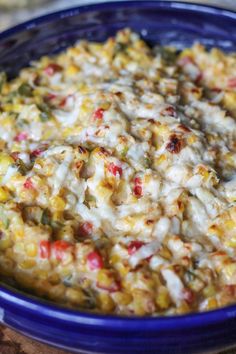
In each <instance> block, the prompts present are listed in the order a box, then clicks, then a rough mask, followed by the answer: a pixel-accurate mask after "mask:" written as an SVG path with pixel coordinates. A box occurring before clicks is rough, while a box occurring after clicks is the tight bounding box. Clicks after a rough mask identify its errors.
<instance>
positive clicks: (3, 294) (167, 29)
mask: <svg viewBox="0 0 236 354" xmlns="http://www.w3.org/2000/svg"><path fill="white" fill-rule="evenodd" d="M124 27H131V28H132V29H133V30H135V31H137V32H139V33H141V35H142V36H143V37H144V38H145V40H147V41H148V42H150V43H151V44H154V43H161V44H173V45H175V46H177V47H178V48H183V47H185V46H190V45H191V44H192V43H193V42H194V41H195V40H197V41H200V42H202V43H204V44H205V45H206V46H208V47H211V46H217V47H220V48H222V49H224V50H226V51H231V50H236V14H235V13H233V12H230V11H226V10H221V9H217V8H212V7H207V6H201V5H193V4H192V5H191V4H186V3H185V4H183V3H179V2H156V1H135V2H120V3H119V2H116V3H115V2H113V3H106V4H99V5H90V6H83V7H78V8H74V9H70V10H65V11H61V12H58V13H54V14H51V15H48V16H44V17H41V18H38V19H36V20H32V21H29V22H27V23H24V24H22V25H19V26H17V27H15V28H13V29H10V30H8V31H5V32H4V33H2V34H0V70H2V69H4V70H6V71H7V72H8V73H9V75H10V76H11V77H12V76H14V75H15V74H17V72H18V71H19V69H20V68H21V67H23V66H25V65H27V64H28V63H29V61H30V60H32V59H37V58H39V57H40V56H42V55H45V54H54V53H57V52H58V51H61V50H63V49H64V48H65V47H67V46H69V45H71V44H73V43H74V42H75V41H76V40H78V39H79V38H86V39H89V40H98V41H103V40H104V39H106V38H107V37H108V36H111V35H113V34H114V33H115V32H116V31H117V30H118V29H120V28H124ZM0 321H2V322H3V323H4V324H6V325H7V326H9V327H12V328H14V329H16V330H17V331H19V332H21V333H23V334H25V335H27V336H30V337H32V338H35V339H38V340H40V341H42V342H45V343H48V344H51V345H54V346H57V347H60V348H64V349H67V350H69V351H71V352H80V353H102V354H105V353H114V354H115V353H116V354H118V353H120V354H121V353H122V354H125V353H127V354H134V353H152V354H156V353H175V354H176V353H184V352H185V353H194V352H207V351H211V352H213V351H219V350H220V349H223V348H226V347H230V346H232V345H236V305H235V306H230V307H226V308H222V309H219V310H215V311H210V312H207V313H200V314H190V315H184V316H175V317H165V318H148V317H143V318H127V317H115V316H101V315H94V314H88V313H84V312H79V311H73V310H69V309H65V308H62V307H59V306H57V305H54V304H51V303H49V302H45V301H44V300H40V299H37V298H34V297H32V296H29V295H26V294H23V293H20V292H19V291H17V290H14V289H11V288H9V287H7V286H5V285H3V284H1V285H0Z"/></svg>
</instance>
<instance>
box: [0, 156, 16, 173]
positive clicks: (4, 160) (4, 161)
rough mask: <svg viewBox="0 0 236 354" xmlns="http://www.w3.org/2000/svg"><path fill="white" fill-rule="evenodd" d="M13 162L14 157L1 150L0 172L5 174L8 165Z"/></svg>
mask: <svg viewBox="0 0 236 354" xmlns="http://www.w3.org/2000/svg"><path fill="white" fill-rule="evenodd" d="M13 163H14V159H13V158H12V157H11V156H10V155H8V154H6V153H4V152H1V153H0V174H5V173H6V172H7V169H8V167H9V166H10V165H11V164H13Z"/></svg>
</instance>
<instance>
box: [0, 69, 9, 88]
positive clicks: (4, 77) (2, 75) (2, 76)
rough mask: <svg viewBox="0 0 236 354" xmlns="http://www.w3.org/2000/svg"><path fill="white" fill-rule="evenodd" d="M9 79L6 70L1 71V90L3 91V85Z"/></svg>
mask: <svg viewBox="0 0 236 354" xmlns="http://www.w3.org/2000/svg"><path fill="white" fill-rule="evenodd" d="M6 81H7V75H6V73H5V72H4V71H1V72H0V92H2V89H3V85H4V84H5V83H6Z"/></svg>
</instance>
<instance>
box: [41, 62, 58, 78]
mask: <svg viewBox="0 0 236 354" xmlns="http://www.w3.org/2000/svg"><path fill="white" fill-rule="evenodd" d="M60 71H62V67H61V65H58V64H56V63H51V64H49V65H48V66H47V67H46V68H45V69H44V72H45V73H46V74H47V75H48V76H53V75H54V74H55V73H57V72H60Z"/></svg>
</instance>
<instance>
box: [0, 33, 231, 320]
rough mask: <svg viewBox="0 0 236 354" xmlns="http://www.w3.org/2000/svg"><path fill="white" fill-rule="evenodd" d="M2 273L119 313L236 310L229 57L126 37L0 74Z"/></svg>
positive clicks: (59, 298) (33, 288)
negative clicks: (11, 75) (230, 306)
mask: <svg viewBox="0 0 236 354" xmlns="http://www.w3.org/2000/svg"><path fill="white" fill-rule="evenodd" d="M0 90H1V93H0V230H1V231H0V274H1V278H2V280H4V281H7V282H8V283H10V284H14V285H15V286H17V287H18V288H20V289H23V290H24V291H28V292H30V293H33V294H36V295H37V296H39V297H43V298H46V299H50V300H53V301H55V302H58V303H60V304H64V305H66V306H70V307H74V308H78V309H84V310H86V311H94V312H101V313H114V314H122V315H128V316H131V315H140V316H143V315H154V316H159V315H169V314H183V313H187V312H191V311H205V310H210V309H214V308H217V307H222V306H225V305H227V304H230V303H235V302H236V55H235V54H224V53H223V52H221V51H220V50H218V49H212V50H211V51H207V50H206V49H205V48H204V47H203V46H201V45H200V44H196V45H194V46H193V47H192V48H190V49H186V50H184V51H182V52H181V53H178V52H177V51H176V50H175V49H174V48H171V47H166V48H163V47H155V48H150V47H149V46H148V45H147V44H146V43H145V42H144V41H143V40H141V39H140V38H139V36H138V35H137V34H135V33H132V32H131V31H130V30H128V29H125V30H122V31H120V32H118V33H117V35H116V37H115V38H109V39H108V40H107V41H106V42H105V43H93V42H87V41H79V42H78V43H77V44H76V45H75V46H74V47H70V48H68V49H67V50H66V51H65V52H63V53H62V54H59V55H57V56H55V57H52V58H50V57H42V58H41V59H40V60H39V61H37V62H33V63H32V64H31V66H30V67H29V68H26V69H23V70H22V71H21V72H20V73H19V76H18V77H17V78H15V79H14V80H11V81H7V80H6V75H5V74H4V73H1V75H0Z"/></svg>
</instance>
